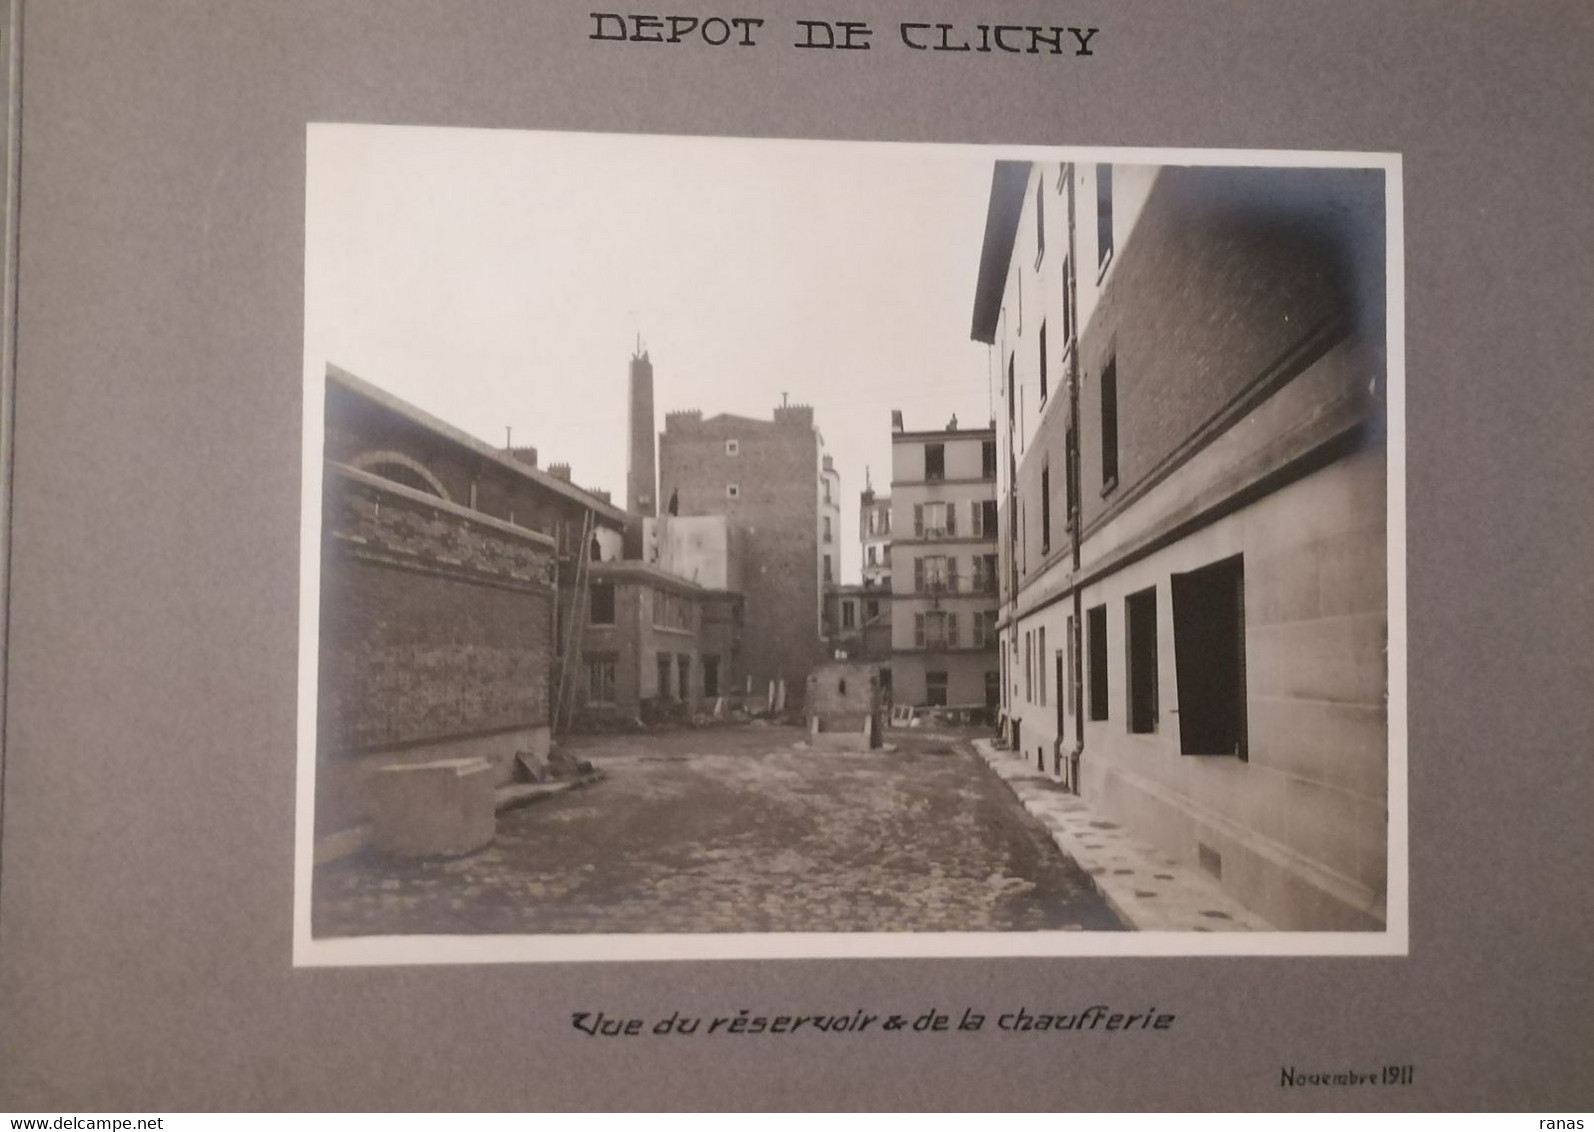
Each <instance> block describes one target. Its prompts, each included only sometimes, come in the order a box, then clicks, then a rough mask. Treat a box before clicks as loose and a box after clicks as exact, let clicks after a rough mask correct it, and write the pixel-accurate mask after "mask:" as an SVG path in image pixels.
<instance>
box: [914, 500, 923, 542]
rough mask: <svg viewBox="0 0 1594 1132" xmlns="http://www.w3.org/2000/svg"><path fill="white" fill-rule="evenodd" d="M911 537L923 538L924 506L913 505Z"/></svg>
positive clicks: (920, 504)
mask: <svg viewBox="0 0 1594 1132" xmlns="http://www.w3.org/2000/svg"><path fill="white" fill-rule="evenodd" d="M913 537H914V538H923V537H924V504H922V503H915V504H914V505H913Z"/></svg>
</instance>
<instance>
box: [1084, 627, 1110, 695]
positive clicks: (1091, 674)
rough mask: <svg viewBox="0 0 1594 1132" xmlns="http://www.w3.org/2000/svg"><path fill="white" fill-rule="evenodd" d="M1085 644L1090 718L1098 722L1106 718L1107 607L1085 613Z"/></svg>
mask: <svg viewBox="0 0 1594 1132" xmlns="http://www.w3.org/2000/svg"><path fill="white" fill-rule="evenodd" d="M1085 628H1086V630H1087V633H1086V635H1087V636H1088V637H1089V638H1090V640H1089V641H1087V642H1086V646H1085V647H1086V649H1087V652H1086V657H1087V661H1086V669H1085V676H1086V678H1087V681H1088V683H1089V684H1090V718H1091V719H1092V720H1096V721H1100V720H1103V719H1106V718H1107V607H1106V606H1105V605H1098V606H1096V607H1095V608H1094V609H1089V610H1086V612H1085Z"/></svg>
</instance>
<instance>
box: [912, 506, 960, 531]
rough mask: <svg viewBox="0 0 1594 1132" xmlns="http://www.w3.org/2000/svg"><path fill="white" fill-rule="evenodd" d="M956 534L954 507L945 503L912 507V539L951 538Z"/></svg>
mask: <svg viewBox="0 0 1594 1132" xmlns="http://www.w3.org/2000/svg"><path fill="white" fill-rule="evenodd" d="M957 533H958V524H957V508H956V507H954V506H952V505H950V504H946V503H915V504H914V505H913V537H914V538H953V537H956V535H957Z"/></svg>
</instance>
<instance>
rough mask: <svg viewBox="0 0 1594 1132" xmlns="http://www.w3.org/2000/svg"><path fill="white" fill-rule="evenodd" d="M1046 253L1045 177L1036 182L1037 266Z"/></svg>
mask: <svg viewBox="0 0 1594 1132" xmlns="http://www.w3.org/2000/svg"><path fill="white" fill-rule="evenodd" d="M1045 255H1046V185H1045V178H1044V177H1043V178H1040V179H1038V180H1037V181H1036V182H1035V266H1036V267H1039V266H1040V263H1041V260H1042V259H1043V258H1044V257H1045Z"/></svg>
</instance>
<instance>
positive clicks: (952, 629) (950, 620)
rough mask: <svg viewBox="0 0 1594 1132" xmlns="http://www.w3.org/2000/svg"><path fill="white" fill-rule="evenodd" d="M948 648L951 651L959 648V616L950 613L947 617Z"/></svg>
mask: <svg viewBox="0 0 1594 1132" xmlns="http://www.w3.org/2000/svg"><path fill="white" fill-rule="evenodd" d="M946 647H947V648H949V649H955V648H957V647H958V615H957V614H956V613H948V614H947V615H946Z"/></svg>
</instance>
